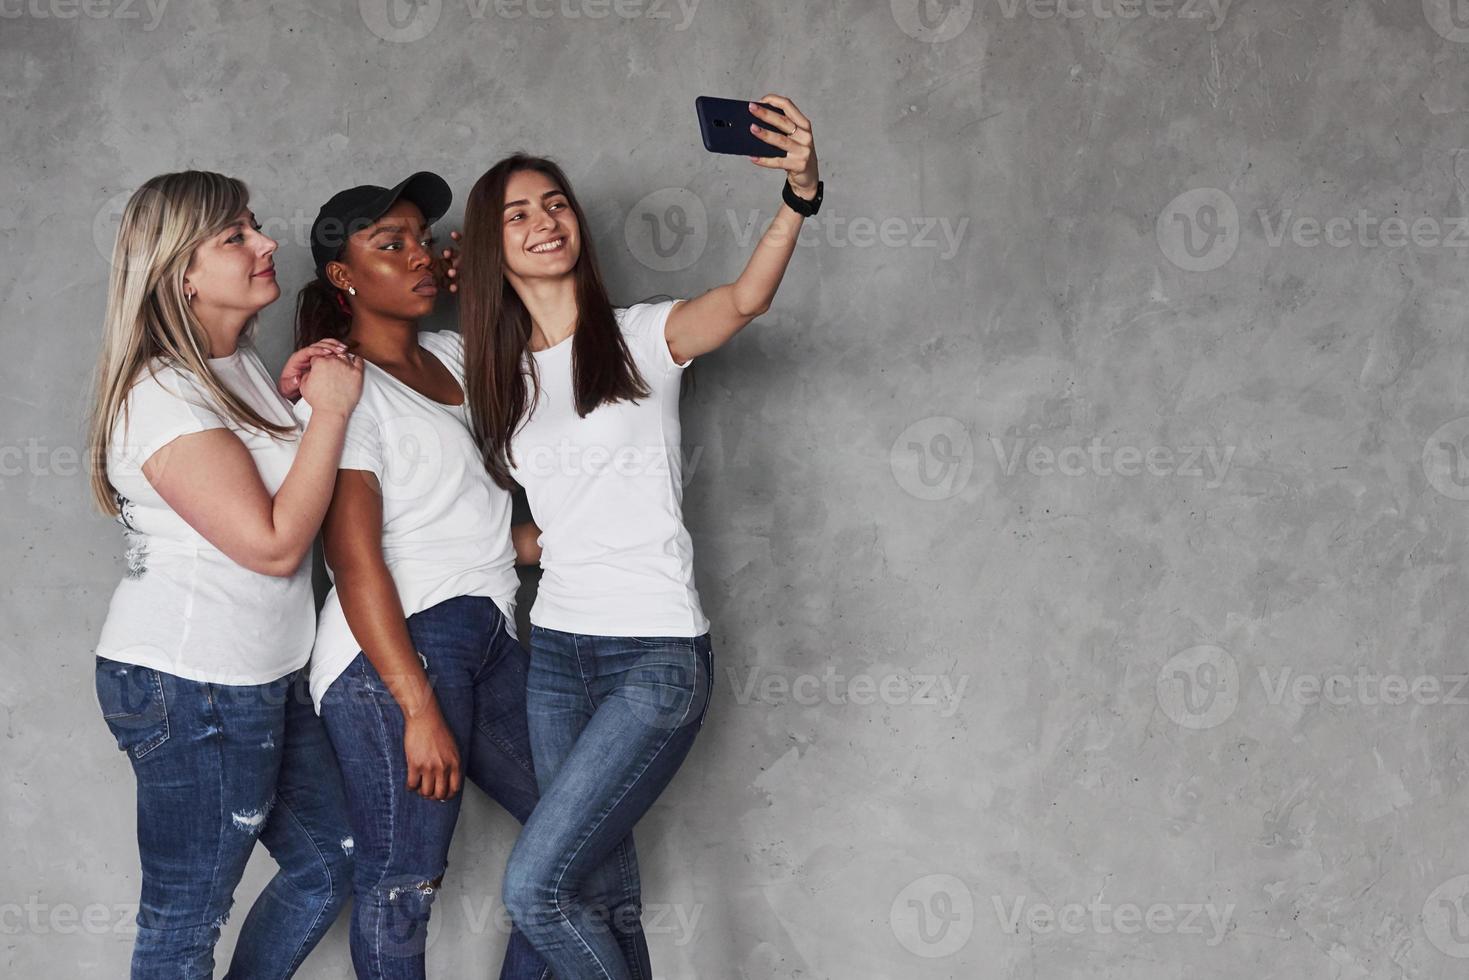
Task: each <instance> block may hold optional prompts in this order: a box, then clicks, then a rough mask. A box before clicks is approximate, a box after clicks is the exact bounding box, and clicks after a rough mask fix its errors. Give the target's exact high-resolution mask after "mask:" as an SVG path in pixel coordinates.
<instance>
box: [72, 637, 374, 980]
mask: <svg viewBox="0 0 1469 980" xmlns="http://www.w3.org/2000/svg"><path fill="white" fill-rule="evenodd" d="M96 683H97V701H98V704H99V705H100V706H101V708H102V714H103V717H104V718H105V719H106V722H107V726H108V728H110V729H111V730H112V734H113V736H114V737H115V738H116V739H117V747H118V748H119V749H122V750H123V751H126V752H127V753H128V758H129V759H130V761H131V762H132V766H133V773H134V775H135V776H136V777H137V785H138V816H137V821H138V853H139V856H140V858H141V860H142V870H143V889H142V897H141V899H140V901H139V903H138V917H137V923H138V935H137V939H136V940H135V941H134V943H133V963H132V977H133V980H161V978H165V977H166V978H169V980H193V978H209V977H213V976H214V945H215V943H216V942H217V941H218V940H219V930H220V926H221V925H223V924H224V922H225V920H226V918H227V917H228V915H229V910H230V906H231V905H232V904H233V902H234V891H235V886H236V885H238V884H239V882H240V877H241V875H242V874H243V873H244V871H245V863H246V861H247V860H248V859H249V857H250V852H251V851H252V850H254V848H255V841H256V840H257V839H258V840H260V841H262V842H264V844H265V846H266V848H267V849H269V851H270V853H271V856H272V857H274V858H275V860H276V862H277V863H278V864H279V865H280V871H279V872H277V873H276V876H275V877H274V878H273V879H271V881H270V884H269V885H267V886H266V888H265V890H264V891H263V892H261V894H260V897H259V898H257V899H256V900H255V904H254V905H253V906H251V908H250V913H249V915H248V916H247V917H246V919H245V924H244V926H243V927H242V928H241V930H240V938H239V942H238V943H237V944H236V946H235V953H234V957H233V959H232V960H231V961H230V968H229V973H228V974H227V977H232V978H235V980H258V978H267V977H270V978H273V977H289V976H291V975H292V974H293V973H295V972H296V969H297V968H298V967H299V966H300V965H301V961H302V960H304V959H306V955H307V954H308V953H310V952H311V950H312V949H313V948H314V947H315V946H316V944H317V942H318V941H319V940H320V939H321V937H322V934H323V933H325V932H326V930H327V928H328V927H329V926H330V925H331V924H332V922H333V921H334V920H335V919H336V917H337V913H338V912H340V911H341V910H342V906H343V905H344V904H345V902H346V900H347V894H348V884H349V881H350V879H351V865H352V857H351V854H352V840H351V837H350V836H349V831H348V829H347V814H346V802H345V799H344V797H343V793H342V783H341V777H340V774H339V773H338V770H337V763H336V760H335V759H334V758H333V757H332V750H331V746H330V745H329V744H328V742H327V737H326V730H325V729H324V728H323V727H322V724H321V720H320V719H319V718H317V717H316V712H315V711H314V710H313V708H312V706H311V698H310V696H309V695H308V694H307V693H306V688H305V684H304V680H303V678H302V675H301V674H300V673H297V674H295V675H291V676H287V677H282V678H280V679H279V680H275V681H272V682H271V683H269V684H256V685H240V686H235V685H222V684H205V683H201V682H199V681H192V680H186V679H185V678H182V677H178V676H175V675H173V674H167V673H164V672H163V671H160V670H154V669H153V668H151V667H139V666H136V665H133V664H125V663H119V662H117V661H115V660H109V659H107V658H105V657H98V658H97V678H96Z"/></svg>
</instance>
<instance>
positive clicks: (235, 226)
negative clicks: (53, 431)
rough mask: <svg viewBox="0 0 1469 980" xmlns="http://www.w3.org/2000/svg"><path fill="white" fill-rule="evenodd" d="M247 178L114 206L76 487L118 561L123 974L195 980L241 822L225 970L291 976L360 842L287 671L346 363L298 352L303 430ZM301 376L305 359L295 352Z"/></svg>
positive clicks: (326, 750) (301, 656)
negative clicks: (118, 214)
mask: <svg viewBox="0 0 1469 980" xmlns="http://www.w3.org/2000/svg"><path fill="white" fill-rule="evenodd" d="M275 248H276V243H275V242H274V241H272V240H271V239H270V238H268V237H266V236H265V235H262V234H261V233H260V228H259V225H258V224H256V222H255V218H254V215H253V213H252V212H251V211H250V208H249V197H248V192H247V190H246V188H245V186H244V185H243V184H242V183H240V182H239V181H238V180H235V179H233V178H230V177H225V176H222V175H220V174H214V173H203V172H198V171H188V172H184V173H175V174H164V175H162V176H159V177H155V178H153V179H152V180H150V181H148V182H147V183H146V184H144V185H143V187H141V188H140V189H139V190H138V191H137V192H136V193H135V194H134V195H133V197H132V199H131V200H130V201H129V202H128V205H127V207H126V209H125V210H124V212H123V217H122V226H121V228H120V229H119V232H118V238H117V244H116V247H115V249H114V252H113V263H112V276H111V282H110V283H109V286H108V301H107V319H106V324H105V327H104V335H103V342H102V352H101V356H100V358H99V364H98V371H97V382H96V384H97V388H96V396H95V397H96V401H95V405H94V407H93V414H92V426H91V449H92V456H91V458H92V459H94V460H97V461H98V463H99V464H105V465H98V466H95V467H93V478H92V489H93V493H94V495H95V497H96V501H97V503H98V505H99V506H100V507H101V509H102V510H103V511H104V512H105V513H108V514H110V515H112V516H114V517H116V519H117V520H118V521H119V522H120V523H121V524H122V525H123V527H124V529H125V532H126V538H127V543H128V554H127V570H126V574H125V577H124V578H123V580H122V582H121V583H120V584H119V585H118V587H117V590H116V592H115V593H114V594H113V597H112V603H111V606H110V608H109V610H108V614H107V620H106V623H105V624H104V625H103V627H102V635H101V638H100V639H99V641H98V644H97V651H96V652H97V663H96V685H97V699H98V702H99V704H100V706H101V708H102V713H103V716H104V718H105V719H106V722H107V725H108V727H109V728H110V729H111V731H112V733H113V735H114V737H115V738H116V740H117V746H118V748H119V749H121V750H123V751H126V752H127V753H128V757H129V761H130V762H131V764H132V768H133V772H134V775H135V777H136V782H137V830H138V851H139V856H140V858H141V863H142V896H141V900H140V902H139V906H138V919H137V924H138V933H137V939H136V940H135V942H134V946H133V957H132V976H133V977H134V978H135V980H138V978H147V980H152V978H157V977H165V976H166V977H170V978H198V977H212V976H213V972H214V970H213V968H214V946H215V943H216V942H217V940H218V938H219V931H220V927H221V925H223V923H224V922H225V920H226V918H227V916H228V914H229V910H230V906H231V904H232V902H233V893H234V889H235V886H236V885H237V884H238V883H239V880H240V877H241V875H242V873H243V872H244V869H245V863H246V861H247V859H248V858H249V856H250V853H251V851H252V850H253V848H254V846H255V842H256V841H257V840H261V841H264V843H265V845H266V847H267V848H268V849H269V850H270V852H271V854H272V856H273V857H274V858H275V859H276V861H277V862H278V864H279V865H280V871H279V873H278V874H277V875H276V876H275V878H274V880H272V881H271V882H270V884H269V885H268V886H267V887H266V889H265V891H264V892H263V893H262V894H261V895H260V897H259V898H258V899H257V900H256V901H255V903H254V905H253V907H252V908H251V909H250V913H249V916H248V917H247V918H246V920H245V923H244V925H243V928H242V930H241V932H240V937H239V941H238V944H237V946H236V948H235V953H234V957H233V960H232V961H231V964H230V969H229V973H228V976H230V977H234V978H247V977H248V978H252V980H253V978H265V977H289V976H291V975H292V974H293V973H295V971H296V969H297V968H298V967H299V966H300V965H301V962H302V960H304V959H305V958H306V955H307V954H308V953H309V952H310V951H311V950H312V948H313V947H314V946H315V945H316V943H317V941H318V940H320V938H321V936H322V934H323V933H325V932H326V929H327V927H328V926H330V925H331V923H332V921H333V920H334V919H335V918H336V915H337V913H338V912H339V911H340V910H341V908H342V904H343V902H344V901H345V899H346V897H347V895H348V893H349V890H350V881H351V852H352V847H353V843H352V840H351V837H350V835H349V832H348V830H347V819H346V810H345V803H344V799H343V791H342V785H341V777H340V774H339V772H338V769H337V764H336V760H335V758H334V757H333V756H332V753H331V749H330V746H329V744H328V742H327V739H326V734H325V731H324V730H323V729H322V726H321V722H320V720H319V719H318V718H317V717H316V715H315V712H314V711H313V710H312V707H311V702H310V699H309V697H308V696H307V695H306V694H305V692H304V688H303V686H302V679H301V678H300V677H299V676H298V674H299V672H300V669H301V668H302V667H303V665H305V664H306V662H307V660H308V658H309V656H310V653H311V645H312V641H313V638H314V635H315V626H316V616H315V606H314V603H313V597H312V590H311V562H310V560H309V557H310V554H311V545H312V541H313V539H314V538H315V536H316V532H317V529H318V527H319V525H320V524H321V521H322V517H323V515H324V514H325V513H326V509H327V504H328V503H329V502H330V500H331V493H332V487H333V484H334V482H335V479H336V471H337V462H338V459H339V457H340V455H341V451H342V442H343V438H344V434H345V432H346V427H347V418H348V416H349V415H350V414H351V412H352V410H353V408H354V407H355V405H356V403H357V399H358V396H359V394H360V393H361V390H362V371H363V369H362V363H361V361H360V360H359V359H357V358H355V357H353V356H352V355H349V354H347V353H345V349H344V348H343V347H342V346H341V345H340V344H332V343H327V342H323V343H321V344H318V345H313V347H311V348H309V349H307V350H302V351H297V352H296V353H295V354H294V355H292V358H291V363H292V364H293V365H296V366H297V367H298V368H299V367H300V366H302V365H308V364H309V365H310V366H311V370H310V371H309V373H307V374H306V376H305V378H304V380H303V381H302V382H301V384H300V394H301V395H302V396H303V397H304V398H305V399H306V401H307V402H308V403H309V404H310V405H311V407H312V409H313V412H312V416H311V420H310V422H309V423H308V424H307V425H306V426H305V427H304V430H303V429H302V427H301V426H299V425H298V424H297V423H296V421H295V418H294V416H293V414H292V412H291V408H290V405H289V403H288V402H287V401H286V399H285V397H282V396H283V394H285V395H288V396H289V395H294V394H295V392H294V391H291V392H285V393H282V392H280V391H278V390H277V388H276V386H275V383H274V382H273V380H272V377H271V375H270V374H269V373H268V372H267V371H266V369H265V366H264V365H263V364H262V363H261V361H260V358H259V356H258V355H257V354H256V353H255V351H254V350H253V349H252V347H251V346H250V344H249V340H250V338H251V336H252V334H253V330H254V325H255V320H256V315H257V314H258V313H259V312H260V310H261V309H263V308H264V307H265V306H267V305H269V304H270V303H272V302H273V301H274V300H275V299H276V298H277V297H278V296H279V295H280V287H279V286H278V285H276V281H275V266H274V262H273V255H274V252H275ZM297 373H300V372H299V370H298V371H297Z"/></svg>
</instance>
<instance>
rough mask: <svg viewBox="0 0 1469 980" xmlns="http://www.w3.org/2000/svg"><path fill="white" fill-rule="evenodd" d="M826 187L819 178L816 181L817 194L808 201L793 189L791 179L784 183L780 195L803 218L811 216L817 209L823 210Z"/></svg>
mask: <svg viewBox="0 0 1469 980" xmlns="http://www.w3.org/2000/svg"><path fill="white" fill-rule="evenodd" d="M824 187H825V185H824V184H823V183H822V182H821V181H819V180H818V181H817V182H816V196H815V197H813V198H812V199H811V200H809V201H808V200H806V199H805V198H804V197H802V196H801V195H799V194H797V193H796V192H795V191H794V190H792V189H791V182H790V181H786V182H785V184H783V185H782V190H781V192H780V196H781V199H782V200H784V201H785V202H786V204H788V205H789V206H790V209H791V210H792V211H794V212H796V213H797V214H799V215H800V216H801V217H803V218H809V217H811V216H812V215H813V214H815V213H816V212H817V211H820V210H821V192H822V190H823V189H824Z"/></svg>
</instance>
